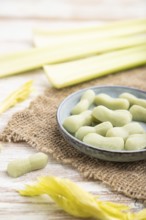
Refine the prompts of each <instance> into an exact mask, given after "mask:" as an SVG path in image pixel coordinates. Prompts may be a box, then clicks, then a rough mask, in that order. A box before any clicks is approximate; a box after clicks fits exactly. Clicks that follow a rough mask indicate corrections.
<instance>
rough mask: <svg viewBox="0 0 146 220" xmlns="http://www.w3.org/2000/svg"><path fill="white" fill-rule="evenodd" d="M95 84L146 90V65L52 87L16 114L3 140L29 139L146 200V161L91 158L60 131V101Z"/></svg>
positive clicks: (89, 174)
mask: <svg viewBox="0 0 146 220" xmlns="http://www.w3.org/2000/svg"><path fill="white" fill-rule="evenodd" d="M95 85H124V86H131V87H135V88H139V89H144V90H146V68H144V67H143V68H139V69H135V70H130V71H127V72H122V73H118V74H114V75H110V76H106V77H102V78H100V79H95V80H92V81H90V82H86V83H82V84H79V85H76V86H73V87H69V88H65V89H62V90H57V89H54V88H49V89H48V90H47V91H45V93H44V95H41V96H39V97H38V98H36V100H34V101H33V102H32V103H31V104H30V106H29V108H27V109H25V110H23V111H21V112H18V113H16V114H14V115H13V117H12V119H11V120H10V122H9V123H8V125H7V126H6V128H5V129H4V131H3V133H2V134H0V140H3V141H13V142H20V141H26V142H27V143H28V144H29V145H30V146H32V147H34V148H36V149H37V150H40V151H43V152H47V153H49V154H51V155H53V157H54V158H55V159H56V160H58V161H60V162H61V163H63V164H69V165H72V166H73V167H74V168H76V169H77V170H78V171H79V172H80V174H82V176H84V177H86V178H87V179H92V180H101V181H102V182H104V183H105V184H107V185H108V186H110V187H111V189H113V190H114V191H117V192H120V193H123V194H125V195H127V196H129V197H132V198H136V199H142V200H146V161H140V162H131V163H115V162H106V161H101V160H97V159H94V158H90V157H89V156H86V155H84V154H82V153H80V152H79V151H77V150H76V149H74V148H73V147H71V146H70V145H69V144H67V143H66V141H65V140H64V139H63V137H62V136H61V135H60V133H59V131H58V128H57V123H56V110H57V107H58V105H59V104H60V102H61V101H62V100H63V99H64V98H65V97H66V96H67V95H69V94H70V93H72V92H75V91H77V90H79V89H81V88H86V87H90V86H95ZM54 175H55V174H54Z"/></svg>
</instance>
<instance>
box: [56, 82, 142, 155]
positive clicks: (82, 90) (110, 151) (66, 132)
mask: <svg viewBox="0 0 146 220" xmlns="http://www.w3.org/2000/svg"><path fill="white" fill-rule="evenodd" d="M100 88H103V89H104V88H122V89H128V90H133V91H137V92H139V93H143V94H144V95H146V91H145V90H141V89H137V88H135V87H128V86H121V85H102V86H91V87H87V88H84V89H80V90H78V91H76V92H73V93H71V94H70V95H68V96H67V97H66V98H65V99H64V100H63V101H62V102H61V103H60V104H59V106H58V109H57V113H56V119H57V124H58V126H59V128H60V129H61V130H62V132H63V133H64V134H65V135H66V136H69V137H70V139H71V140H73V141H76V142H77V143H79V144H80V145H82V146H83V147H84V148H87V147H88V148H90V149H93V150H97V151H101V152H104V153H114V154H117V155H119V154H120V155H122V154H127V155H128V154H137V153H142V152H146V148H145V149H141V150H119V151H116V150H106V149H102V148H99V147H94V146H92V145H89V144H86V143H84V142H83V141H80V140H79V139H77V138H76V137H75V136H73V135H72V134H70V133H69V132H68V131H67V130H66V129H65V128H64V127H63V125H62V124H61V122H60V117H61V116H60V112H61V109H62V107H63V105H64V104H65V103H66V102H67V100H69V99H71V98H72V97H73V96H75V95H77V94H79V93H83V92H85V91H86V90H89V89H93V90H94V89H100Z"/></svg>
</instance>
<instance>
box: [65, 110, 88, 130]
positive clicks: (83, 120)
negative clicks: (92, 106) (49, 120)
mask: <svg viewBox="0 0 146 220" xmlns="http://www.w3.org/2000/svg"><path fill="white" fill-rule="evenodd" d="M91 124H92V111H90V110H87V111H84V112H82V113H80V114H78V115H71V116H69V117H67V118H66V119H65V120H64V122H63V126H64V128H65V129H66V130H67V131H68V132H70V133H75V132H76V131H77V130H78V129H79V128H80V127H82V126H84V125H91Z"/></svg>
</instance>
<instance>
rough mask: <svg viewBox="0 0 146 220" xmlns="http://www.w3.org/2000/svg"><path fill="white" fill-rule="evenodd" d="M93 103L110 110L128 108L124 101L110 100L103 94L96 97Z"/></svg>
mask: <svg viewBox="0 0 146 220" xmlns="http://www.w3.org/2000/svg"><path fill="white" fill-rule="evenodd" d="M94 102H95V104H96V105H104V106H105V107H107V108H110V109H112V110H116V109H128V108H129V102H128V101H127V100H126V99H122V98H112V97H111V96H109V95H107V94H104V93H101V94H99V95H96V96H95V100H94Z"/></svg>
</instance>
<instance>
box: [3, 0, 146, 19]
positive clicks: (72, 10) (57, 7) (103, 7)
mask: <svg viewBox="0 0 146 220" xmlns="http://www.w3.org/2000/svg"><path fill="white" fill-rule="evenodd" d="M15 6H16V7H15ZM145 7H146V2H145V1H144V0H127V1H126V0H124V1H123V0H118V1H112V0H106V1H103V0H102V1H99V0H86V1H84V0H79V1H77V0H76V1H74V0H70V1H67V0H54V1H47V0H43V1H35V0H25V1H19V0H11V1H10V0H5V1H2V2H1V7H0V15H1V18H3V19H7V18H11V19H12V18H23V19H24V18H25V19H30V18H35V19H48V18H49V19H63V20H66V19H74V20H80V19H81V20H87V19H90V20H93V19H94V20H95V19H101V20H113V19H125V18H134V17H145Z"/></svg>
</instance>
